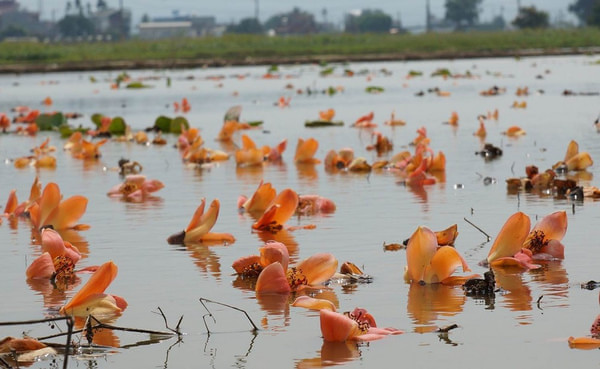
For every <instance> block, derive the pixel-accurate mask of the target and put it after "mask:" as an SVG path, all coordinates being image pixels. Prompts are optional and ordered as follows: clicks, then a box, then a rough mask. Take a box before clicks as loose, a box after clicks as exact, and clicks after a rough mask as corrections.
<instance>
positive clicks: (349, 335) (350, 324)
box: [320, 308, 404, 342]
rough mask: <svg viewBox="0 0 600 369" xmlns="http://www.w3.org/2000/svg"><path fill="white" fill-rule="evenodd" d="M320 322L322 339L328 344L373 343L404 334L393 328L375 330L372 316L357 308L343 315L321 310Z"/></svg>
mask: <svg viewBox="0 0 600 369" xmlns="http://www.w3.org/2000/svg"><path fill="white" fill-rule="evenodd" d="M320 320H321V333H322V334H323V339H324V340H325V341H330V342H345V341H347V340H357V341H373V340H378V339H381V338H383V337H385V336H387V335H396V334H402V333H404V332H402V331H401V330H398V329H395V328H377V324H376V323H375V319H374V318H373V316H371V314H369V313H367V311H366V310H364V309H359V308H356V309H354V311H352V312H347V313H344V314H340V313H336V312H334V311H329V310H327V309H322V310H321V311H320Z"/></svg>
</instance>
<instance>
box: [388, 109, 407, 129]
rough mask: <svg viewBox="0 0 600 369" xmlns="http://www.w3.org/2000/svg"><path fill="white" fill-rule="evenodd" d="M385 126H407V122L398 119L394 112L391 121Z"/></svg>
mask: <svg viewBox="0 0 600 369" xmlns="http://www.w3.org/2000/svg"><path fill="white" fill-rule="evenodd" d="M384 124H385V125H388V126H392V127H396V126H405V125H406V122H405V121H403V120H402V119H396V112H395V111H392V114H391V115H390V120H386V121H385V123H384Z"/></svg>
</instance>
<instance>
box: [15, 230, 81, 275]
mask: <svg viewBox="0 0 600 369" xmlns="http://www.w3.org/2000/svg"><path fill="white" fill-rule="evenodd" d="M42 251H44V253H43V254H42V255H41V256H39V257H38V258H37V259H35V260H34V261H33V262H32V263H31V265H29V267H28V268H27V271H26V273H25V274H26V275H27V278H28V279H30V278H32V279H50V278H54V279H57V278H66V279H70V278H71V277H73V276H74V272H75V270H74V268H75V264H76V263H77V262H78V261H79V260H80V259H81V253H80V252H79V250H78V249H77V247H75V246H73V245H72V244H71V243H70V242H67V241H64V240H63V239H62V237H61V236H60V234H59V233H58V232H56V231H55V230H53V229H49V228H44V229H42ZM87 270H89V269H87Z"/></svg>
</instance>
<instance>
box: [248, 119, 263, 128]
mask: <svg viewBox="0 0 600 369" xmlns="http://www.w3.org/2000/svg"><path fill="white" fill-rule="evenodd" d="M262 124H263V121H262V120H253V121H252V122H248V125H249V126H250V127H258V126H262Z"/></svg>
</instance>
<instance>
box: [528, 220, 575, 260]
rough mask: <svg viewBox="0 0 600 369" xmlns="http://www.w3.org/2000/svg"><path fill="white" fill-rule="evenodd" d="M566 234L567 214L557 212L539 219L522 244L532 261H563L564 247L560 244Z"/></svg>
mask: <svg viewBox="0 0 600 369" xmlns="http://www.w3.org/2000/svg"><path fill="white" fill-rule="evenodd" d="M566 233H567V213H566V212H565V211H557V212H554V213H552V214H549V215H546V216H545V217H543V218H542V219H540V220H539V221H538V222H537V223H536V224H535V226H534V227H533V229H532V230H531V232H529V235H528V236H527V239H526V240H525V242H524V243H523V248H525V249H528V250H530V251H531V252H532V254H533V258H534V259H564V258H565V246H564V245H563V244H562V243H561V242H560V241H561V240H562V239H563V237H564V236H565V234H566Z"/></svg>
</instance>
